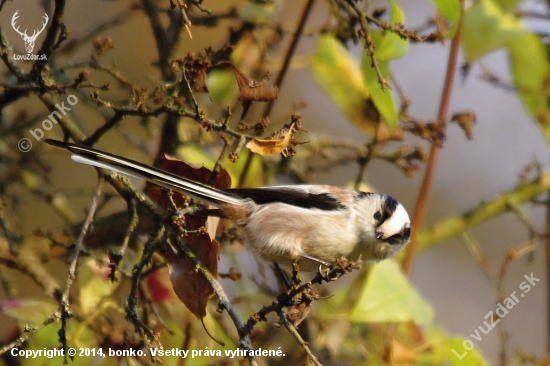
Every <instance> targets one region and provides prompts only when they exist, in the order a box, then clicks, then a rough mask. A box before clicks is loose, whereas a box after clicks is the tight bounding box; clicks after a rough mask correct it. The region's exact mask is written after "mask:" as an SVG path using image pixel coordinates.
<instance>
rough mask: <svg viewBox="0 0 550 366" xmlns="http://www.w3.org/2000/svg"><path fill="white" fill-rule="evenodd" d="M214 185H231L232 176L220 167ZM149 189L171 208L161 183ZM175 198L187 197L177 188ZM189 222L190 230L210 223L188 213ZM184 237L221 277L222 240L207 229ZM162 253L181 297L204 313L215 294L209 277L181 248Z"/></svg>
mask: <svg viewBox="0 0 550 366" xmlns="http://www.w3.org/2000/svg"><path fill="white" fill-rule="evenodd" d="M158 163H159V167H160V168H161V169H163V170H166V171H168V172H171V173H174V174H177V175H179V176H182V177H185V178H188V179H192V180H195V181H198V182H202V183H207V182H208V181H209V180H210V178H211V176H212V172H211V171H210V170H208V169H207V168H205V167H204V166H202V165H192V164H187V163H185V162H183V161H181V160H178V159H175V158H171V157H168V156H165V157H161V158H159V161H158ZM212 186H214V187H216V188H220V189H224V188H229V187H230V186H231V177H230V176H229V174H228V173H227V171H226V170H225V169H222V168H220V171H219V173H218V174H217V175H216V177H215V178H214V179H213V180H212ZM146 192H147V194H148V195H149V196H150V197H151V198H152V199H153V200H154V201H156V202H157V203H158V204H159V205H161V206H162V207H163V208H164V209H169V207H170V201H169V199H168V197H167V195H166V194H165V193H164V192H163V190H162V189H161V188H160V187H158V186H156V185H154V184H150V183H147V188H146ZM172 198H173V200H174V203H175V204H176V205H178V206H179V205H182V204H183V202H184V199H185V198H184V196H183V195H181V194H179V193H177V192H174V194H173V197H172ZM185 225H186V229H187V230H190V231H192V230H198V229H199V228H202V227H204V226H205V225H206V218H205V217H196V216H189V215H185ZM184 240H185V241H186V242H187V244H188V245H189V247H190V248H191V249H192V250H193V252H194V253H195V255H196V256H197V258H198V259H199V260H200V261H201V262H202V263H203V264H204V265H205V267H206V268H208V270H209V271H210V273H212V275H213V276H214V278H217V277H218V256H219V250H220V246H219V244H218V242H217V241H216V240H212V239H211V238H210V236H209V235H208V234H207V233H206V232H202V233H200V234H190V235H188V236H187V237H185V238H184ZM161 254H162V255H164V259H165V260H166V263H168V268H169V270H170V279H171V281H172V287H173V288H174V292H175V293H176V295H177V296H178V298H179V299H180V300H181V301H182V302H183V304H184V305H185V306H186V307H187V308H188V309H189V311H191V312H192V313H193V314H194V315H195V316H196V317H197V318H201V317H204V316H205V314H206V302H207V300H208V299H209V298H210V297H212V295H213V294H214V291H213V289H212V287H211V286H210V284H209V283H208V281H207V280H206V279H205V278H204V276H203V275H202V274H201V273H199V272H196V271H195V266H194V265H193V263H192V262H191V260H190V259H189V258H187V257H183V256H181V253H180V252H179V250H178V249H177V248H174V247H170V248H169V249H168V251H167V252H166V253H161Z"/></svg>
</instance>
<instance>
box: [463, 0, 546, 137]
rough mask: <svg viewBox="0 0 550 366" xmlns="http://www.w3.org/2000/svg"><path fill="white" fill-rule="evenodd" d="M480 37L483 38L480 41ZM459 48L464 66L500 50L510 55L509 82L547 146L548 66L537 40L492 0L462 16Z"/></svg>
mask: <svg viewBox="0 0 550 366" xmlns="http://www.w3.org/2000/svg"><path fill="white" fill-rule="evenodd" d="M480 34H482V35H483V37H480ZM462 48H463V50H464V56H465V58H466V60H467V61H468V62H473V61H475V60H477V59H479V58H480V57H482V56H484V55H486V54H488V53H490V52H493V51H495V50H497V49H500V48H506V49H507V50H508V52H509V54H510V60H511V68H512V76H513V81H514V84H515V86H516V88H517V89H518V93H519V95H520V98H521V100H522V101H523V104H524V105H525V108H526V109H527V111H528V112H529V113H530V114H531V115H532V116H533V117H534V118H535V120H536V121H537V122H538V126H539V128H540V129H541V130H542V132H543V134H544V136H545V137H546V140H547V141H548V142H550V108H549V107H548V98H547V94H548V90H547V89H548V88H547V86H546V84H547V83H548V80H550V65H549V64H548V59H547V55H546V52H545V46H544V45H543V44H542V42H541V39H540V38H539V37H538V36H536V35H534V34H533V33H531V32H530V31H529V30H527V29H526V28H525V26H524V25H523V24H522V23H521V22H520V21H519V20H518V19H517V18H516V17H515V16H514V15H513V14H511V13H507V12H505V11H503V9H501V8H500V7H499V5H498V4H497V3H496V2H495V1H493V0H479V1H477V2H476V3H475V4H474V5H472V6H471V7H470V8H469V9H468V10H467V11H466V13H465V17H464V28H463V34H462Z"/></svg>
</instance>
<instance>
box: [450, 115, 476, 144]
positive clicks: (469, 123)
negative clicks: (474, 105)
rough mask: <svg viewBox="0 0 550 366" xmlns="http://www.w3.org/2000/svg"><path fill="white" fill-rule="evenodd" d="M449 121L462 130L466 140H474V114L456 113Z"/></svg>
mask: <svg viewBox="0 0 550 366" xmlns="http://www.w3.org/2000/svg"><path fill="white" fill-rule="evenodd" d="M451 121H453V122H456V123H457V124H458V125H459V126H460V128H462V129H463V130H464V133H465V134H466V137H467V138H468V140H472V139H473V138H474V133H473V127H474V123H476V115H475V114H474V112H469V111H468V112H462V113H456V114H455V115H453V117H452V118H451Z"/></svg>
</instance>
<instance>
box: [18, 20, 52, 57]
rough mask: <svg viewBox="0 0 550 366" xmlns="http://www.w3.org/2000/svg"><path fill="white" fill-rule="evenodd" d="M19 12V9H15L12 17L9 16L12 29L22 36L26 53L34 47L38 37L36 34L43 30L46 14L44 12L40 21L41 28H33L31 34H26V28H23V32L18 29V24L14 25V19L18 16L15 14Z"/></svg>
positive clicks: (46, 22) (46, 21)
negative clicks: (42, 19)
mask: <svg viewBox="0 0 550 366" xmlns="http://www.w3.org/2000/svg"><path fill="white" fill-rule="evenodd" d="M18 12H19V10H17V11H16V12H15V14H13V17H12V18H11V26H12V27H13V29H14V30H15V31H16V32H17V33H19V34H20V35H21V37H22V38H23V41H25V48H26V49H27V53H31V52H32V50H33V49H34V42H35V41H36V38H38V36H39V35H40V33H42V31H43V30H44V28H46V24H48V20H49V18H48V14H46V13H44V17H43V18H44V23H42V29H40V30H38V29H35V30H34V32H33V34H32V36H29V35H27V30H26V29H25V31H24V32H21V31H20V30H19V26H16V24H15V21H16V20H17V18H19V15H18V14H17V13H18Z"/></svg>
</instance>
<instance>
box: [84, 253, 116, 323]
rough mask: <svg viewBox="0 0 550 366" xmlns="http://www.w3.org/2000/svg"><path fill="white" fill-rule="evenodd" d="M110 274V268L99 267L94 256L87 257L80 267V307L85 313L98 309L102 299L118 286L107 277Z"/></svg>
mask: <svg viewBox="0 0 550 366" xmlns="http://www.w3.org/2000/svg"><path fill="white" fill-rule="evenodd" d="M108 274H109V269H108V268H106V267H99V266H98V265H97V263H96V261H95V260H94V259H92V258H88V259H86V260H85V261H84V262H83V263H82V264H81V265H80V266H79V267H78V276H77V279H78V285H79V286H78V290H79V292H80V307H81V309H82V312H83V313H84V314H89V313H91V312H93V311H94V310H96V309H98V307H99V303H100V301H101V300H102V299H103V298H104V297H106V296H108V295H110V294H111V293H112V292H113V291H114V290H115V289H116V288H117V286H116V284H113V283H111V281H109V280H108V279H107V276H108Z"/></svg>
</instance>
